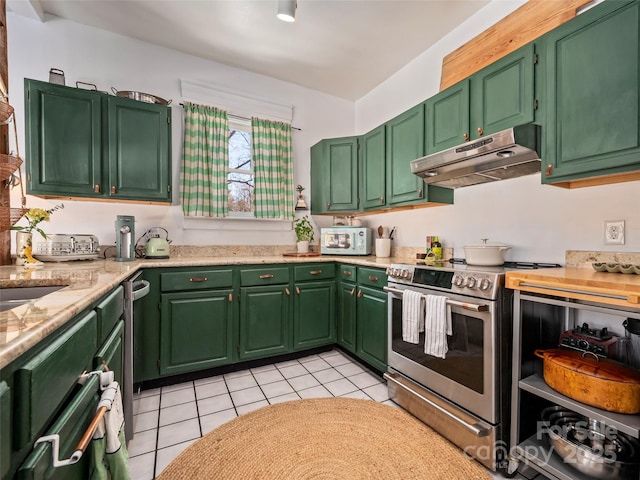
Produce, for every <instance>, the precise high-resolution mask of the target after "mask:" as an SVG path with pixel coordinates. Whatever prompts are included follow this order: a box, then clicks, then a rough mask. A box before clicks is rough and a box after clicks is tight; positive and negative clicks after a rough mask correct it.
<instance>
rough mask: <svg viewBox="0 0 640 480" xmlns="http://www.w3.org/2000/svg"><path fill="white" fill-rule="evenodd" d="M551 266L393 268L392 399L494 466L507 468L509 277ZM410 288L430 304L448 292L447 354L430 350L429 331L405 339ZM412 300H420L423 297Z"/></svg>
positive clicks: (388, 375) (389, 373)
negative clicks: (508, 274)
mask: <svg viewBox="0 0 640 480" xmlns="http://www.w3.org/2000/svg"><path fill="white" fill-rule="evenodd" d="M552 266H559V265H556V264H533V263H513V264H507V265H506V266H502V267H473V266H467V265H459V264H455V263H449V262H443V263H436V264H433V265H408V264H394V265H391V266H390V267H389V268H388V269H387V275H388V286H387V287H385V290H386V291H387V292H388V294H389V307H388V308H389V335H388V338H389V344H388V347H389V348H388V365H389V368H388V371H387V372H386V373H385V378H386V379H387V385H388V388H389V396H390V398H391V399H392V400H394V401H395V402H396V403H398V404H399V405H401V406H402V407H404V408H405V409H406V410H408V411H409V412H411V413H412V414H413V415H415V416H416V417H418V418H419V419H420V420H422V421H423V422H424V423H426V424H428V425H429V426H431V427H432V428H433V429H434V430H436V431H438V432H439V433H440V434H442V435H443V436H445V437H447V438H448V439H449V440H450V441H451V442H453V443H455V444H456V445H458V446H459V447H460V448H462V449H463V450H464V451H465V452H466V453H468V454H469V455H471V456H473V457H474V458H476V459H477V460H478V461H479V462H481V463H482V464H484V465H485V466H487V467H488V468H490V469H492V470H494V471H497V470H501V469H507V467H508V463H507V462H506V458H507V453H508V447H509V446H508V435H509V414H508V413H509V405H510V401H509V400H510V398H509V397H510V391H511V388H510V379H511V333H512V332H511V322H512V305H513V301H512V300H513V292H512V290H508V289H506V288H504V277H505V275H504V274H505V272H506V271H507V270H509V269H514V268H516V269H517V268H538V267H546V268H548V267H552ZM408 291H412V292H417V293H419V294H420V296H421V297H422V298H423V299H424V301H425V302H433V301H434V300H436V301H437V297H443V296H444V297H446V307H447V308H450V313H451V315H450V333H451V334H450V335H446V336H445V337H444V340H443V341H444V342H446V350H447V351H446V353H445V354H444V355H443V356H435V355H434V354H433V351H431V350H430V349H428V348H427V347H426V345H425V342H426V341H429V342H431V341H432V339H430V338H429V337H431V336H433V334H429V335H425V331H431V329H429V328H423V329H422V331H420V332H419V335H418V333H417V332H414V333H415V336H414V337H413V338H410V339H408V340H409V341H407V340H403V316H405V317H406V315H407V312H405V313H404V314H403V299H404V297H406V296H407V295H406V294H407V292H408ZM420 296H418V297H420ZM412 297H413V300H412V301H413V302H415V301H416V295H412ZM440 301H442V300H440ZM428 304H429V303H427V305H428ZM405 320H406V318H405ZM428 322H429V321H427V323H428ZM407 325H408V324H407V323H406V322H405V325H404V328H405V329H406V328H407ZM429 326H430V325H429V324H428V325H427V327H429ZM405 334H406V332H405ZM407 337H408V336H407V335H405V338H407ZM427 350H428V351H429V353H425V351H427Z"/></svg>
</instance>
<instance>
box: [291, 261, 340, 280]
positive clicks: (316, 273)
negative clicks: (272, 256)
mask: <svg viewBox="0 0 640 480" xmlns="http://www.w3.org/2000/svg"><path fill="white" fill-rule="evenodd" d="M335 275H336V266H335V264H333V263H320V264H314V265H298V266H296V267H294V268H293V278H294V279H295V281H296V282H304V281H305V280H324V279H332V278H334V277H335Z"/></svg>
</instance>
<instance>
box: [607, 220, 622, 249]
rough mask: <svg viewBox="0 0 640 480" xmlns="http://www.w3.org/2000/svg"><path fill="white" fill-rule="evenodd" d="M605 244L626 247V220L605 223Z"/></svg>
mask: <svg viewBox="0 0 640 480" xmlns="http://www.w3.org/2000/svg"><path fill="white" fill-rule="evenodd" d="M604 243H606V244H607V245H624V220H609V221H606V222H604Z"/></svg>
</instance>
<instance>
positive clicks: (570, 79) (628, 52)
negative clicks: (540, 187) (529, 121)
mask: <svg viewBox="0 0 640 480" xmlns="http://www.w3.org/2000/svg"><path fill="white" fill-rule="evenodd" d="M639 19H640V2H638V1H633V2H614V1H611V2H609V1H607V2H604V3H602V4H600V5H597V6H596V7H594V8H592V9H591V10H588V11H587V12H585V13H583V14H582V15H579V16H578V17H576V18H575V19H573V20H572V21H570V22H567V23H566V24H564V25H563V26H561V27H559V28H557V29H556V30H554V31H552V32H550V33H549V34H547V35H546V36H545V37H544V38H545V42H546V43H545V45H546V72H547V73H546V83H547V87H546V88H547V92H546V97H545V98H546V100H545V102H546V103H545V105H546V110H547V115H548V119H547V127H546V129H545V131H544V138H545V151H544V154H543V168H542V171H543V174H542V181H543V183H551V184H558V185H559V186H565V187H575V186H585V185H589V184H592V183H590V182H589V181H585V179H591V181H593V177H601V183H610V182H612V181H621V180H625V179H637V178H638V176H637V175H636V176H635V177H630V178H625V175H624V174H627V175H628V172H634V171H635V172H637V171H638V170H640V129H639V127H640V124H639V112H640V109H639V108H638V107H639V103H640V96H639V95H638V90H639V85H640V38H639V35H638V33H639V28H638V27H639ZM607 176H608V177H607Z"/></svg>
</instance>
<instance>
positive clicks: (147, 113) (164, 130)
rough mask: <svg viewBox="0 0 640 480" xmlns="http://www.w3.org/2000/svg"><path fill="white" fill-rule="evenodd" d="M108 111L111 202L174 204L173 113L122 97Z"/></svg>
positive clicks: (115, 100) (109, 100) (112, 100)
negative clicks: (112, 200) (113, 199)
mask: <svg viewBox="0 0 640 480" xmlns="http://www.w3.org/2000/svg"><path fill="white" fill-rule="evenodd" d="M108 109H109V110H108V112H109V115H108V118H109V119H108V129H107V132H108V142H109V148H108V150H107V151H108V159H109V160H108V165H109V196H110V198H122V199H139V198H142V199H145V200H157V201H159V202H163V201H164V202H166V201H171V191H170V189H171V168H170V165H171V162H170V156H171V151H170V148H168V145H170V137H171V123H170V114H171V110H170V109H169V108H167V107H163V106H161V105H156V104H152V103H143V102H136V101H132V100H129V99H127V98H121V97H109V99H108Z"/></svg>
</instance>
